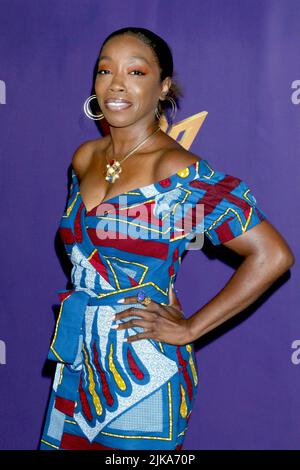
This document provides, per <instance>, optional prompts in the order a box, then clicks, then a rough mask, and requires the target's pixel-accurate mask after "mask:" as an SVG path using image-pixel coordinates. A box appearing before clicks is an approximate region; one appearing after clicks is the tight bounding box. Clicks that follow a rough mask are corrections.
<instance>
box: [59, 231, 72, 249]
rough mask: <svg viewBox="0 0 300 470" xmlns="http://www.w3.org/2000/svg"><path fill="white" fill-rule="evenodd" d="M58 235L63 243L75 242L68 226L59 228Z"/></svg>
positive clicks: (70, 243)
mask: <svg viewBox="0 0 300 470" xmlns="http://www.w3.org/2000/svg"><path fill="white" fill-rule="evenodd" d="M59 235H60V238H61V239H62V241H63V243H65V244H66V245H72V244H73V243H75V238H74V235H73V232H72V230H71V229H70V228H63V227H61V228H60V229H59Z"/></svg>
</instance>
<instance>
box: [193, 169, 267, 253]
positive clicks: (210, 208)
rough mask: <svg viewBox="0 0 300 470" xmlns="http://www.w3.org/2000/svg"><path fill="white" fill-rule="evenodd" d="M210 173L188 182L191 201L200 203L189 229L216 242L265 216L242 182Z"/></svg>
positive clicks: (245, 228)
mask: <svg viewBox="0 0 300 470" xmlns="http://www.w3.org/2000/svg"><path fill="white" fill-rule="evenodd" d="M210 170H211V173H210V174H211V176H210V177H208V178H207V179H204V178H203V177H201V176H200V178H199V179H197V180H194V181H192V182H191V183H190V186H191V187H192V192H193V195H192V201H193V203H196V204H203V209H202V210H203V212H202V214H203V216H202V220H200V221H197V220H196V222H195V226H194V227H193V230H192V232H193V233H195V234H197V233H200V232H201V233H203V232H204V235H205V236H206V237H207V238H208V239H209V240H210V241H211V242H212V243H213V245H219V244H221V243H225V242H228V241H229V240H232V239H233V238H235V237H238V236H239V235H242V234H243V233H245V232H247V231H248V230H250V229H251V228H253V227H255V226H256V225H257V224H259V223H260V222H262V221H263V220H265V219H267V216H266V214H265V213H264V212H263V211H262V210H261V209H260V207H259V206H258V204H257V200H256V198H255V197H254V195H253V194H252V192H251V189H250V188H249V186H248V185H247V183H246V182H245V181H242V180H241V179H240V178H238V177H236V176H232V175H228V174H225V173H223V172H220V171H216V170H213V169H212V168H211V167H210Z"/></svg>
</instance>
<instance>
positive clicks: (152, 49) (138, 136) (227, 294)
mask: <svg viewBox="0 0 300 470" xmlns="http://www.w3.org/2000/svg"><path fill="white" fill-rule="evenodd" d="M172 76H173V61H172V54H171V52H170V49H169V47H168V45H167V44H166V43H165V41H164V40H163V39H161V38H160V37H159V36H157V35H156V34H154V33H152V32H151V31H149V30H146V29H143V28H124V29H121V30H118V31H115V32H114V33H112V34H111V35H110V36H108V38H107V39H106V40H105V41H104V43H103V45H102V48H101V51H100V56H99V63H98V73H97V78H96V81H95V93H96V96H97V100H98V103H99V106H100V108H101V110H102V113H103V115H104V117H105V119H106V121H107V122H108V124H109V128H110V133H109V134H108V135H107V136H105V137H104V138H102V139H99V140H95V141H88V142H86V143H84V144H82V145H81V146H80V147H79V148H78V149H77V150H76V152H75V154H74V156H73V159H72V184H71V188H70V194H69V199H68V204H67V209H66V210H65V212H64V215H63V217H62V219H61V225H60V234H61V236H62V239H63V242H64V244H65V247H66V250H67V253H68V254H69V256H70V259H71V261H72V263H73V269H72V283H73V286H74V289H72V290H65V291H60V292H59V296H60V300H61V305H60V313H59V318H58V321H57V325H56V328H55V334H54V338H53V340H52V343H51V346H50V350H49V354H48V358H49V359H51V360H54V361H57V363H58V364H57V368H56V373H55V377H54V382H53V388H52V392H51V398H50V403H49V406H48V411H47V416H46V422H45V426H44V431H43V436H42V439H41V443H40V449H53V450H55V449H66V450H67V449H69V450H71V449H91V450H92V449H130V450H132V449H151V450H155V449H181V448H182V444H183V440H184V436H185V432H186V429H187V424H188V420H189V418H190V414H191V411H192V407H193V403H194V399H195V396H196V391H197V386H198V375H197V363H196V358H195V354H194V348H193V341H195V340H196V339H197V338H199V337H201V336H203V335H204V334H205V333H207V332H209V331H210V330H212V329H213V328H215V327H216V326H218V325H220V324H221V323H223V322H224V321H226V320H227V319H229V318H230V317H232V316H233V315H236V314H237V313H238V312H240V311H242V310H243V309H245V308H246V307H247V306H248V305H250V304H251V303H252V302H253V301H254V300H256V299H257V298H258V297H259V296H260V295H261V294H262V293H263V292H264V291H265V290H266V289H267V288H268V287H269V286H270V285H271V284H272V283H273V282H274V281H275V280H276V279H277V278H278V277H279V276H281V275H282V274H283V273H284V272H285V271H286V270H288V269H289V268H290V267H291V266H292V264H293V262H294V258H293V254H292V253H291V251H290V249H289V247H288V245H287V244H286V242H285V241H284V239H283V238H282V237H281V235H280V234H279V233H278V232H277V231H276V229H275V228H274V227H272V225H271V224H270V223H269V222H268V221H267V220H266V216H265V214H264V213H263V212H262V211H261V210H260V209H259V207H258V206H257V204H256V200H255V198H254V196H253V195H252V194H251V192H250V190H249V188H248V186H247V184H246V183H245V182H244V181H241V180H240V179H239V178H237V177H234V176H231V175H227V174H224V173H222V172H221V171H218V170H216V169H213V168H212V167H211V165H210V164H209V163H208V161H207V160H203V159H199V158H198V157H197V156H196V155H194V154H192V153H191V152H188V151H186V150H185V149H183V147H182V146H181V145H180V144H178V143H177V142H176V141H174V140H173V139H172V138H170V137H169V136H168V135H167V134H165V133H164V132H163V131H161V130H160V128H159V120H158V119H159V116H160V113H161V112H162V111H163V110H164V109H167V105H168V104H170V102H171V103H172V98H173V100H174V98H175V99H176V98H177V94H176V90H177V88H176V84H175V83H174V82H173V80H172ZM168 100H169V102H168ZM199 208H204V213H203V212H201V210H200V211H199V210H198V209H199ZM199 214H200V215H199ZM203 215H204V217H203ZM203 233H204V234H205V235H206V236H207V237H208V238H209V239H210V240H211V242H212V243H213V244H214V245H218V244H220V243H223V244H224V245H225V246H227V247H229V248H230V249H231V250H233V251H234V252H236V253H238V254H239V255H241V256H243V257H244V258H245V259H244V261H243V263H242V264H241V265H240V267H239V268H238V269H237V271H236V272H235V274H234V275H233V276H232V278H231V279H230V281H229V282H228V283H227V284H226V286H225V287H224V288H223V289H222V290H221V292H220V293H219V294H218V295H216V296H215V297H214V298H213V299H212V300H211V301H210V302H208V303H207V304H206V305H204V306H203V307H202V308H201V309H199V311H198V312H196V313H195V314H194V315H192V316H191V317H189V318H185V315H184V313H183V312H182V311H181V308H180V304H179V303H178V301H177V299H176V296H175V294H174V282H175V278H176V275H177V272H178V268H179V264H180V262H181V257H182V255H183V253H184V251H185V250H186V249H187V245H188V242H189V241H190V240H191V239H192V238H193V237H195V236H197V235H198V236H199V235H201V234H202V235H203Z"/></svg>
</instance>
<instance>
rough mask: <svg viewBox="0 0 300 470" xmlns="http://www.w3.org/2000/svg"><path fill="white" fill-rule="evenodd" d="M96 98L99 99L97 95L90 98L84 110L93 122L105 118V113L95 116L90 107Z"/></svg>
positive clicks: (86, 101)
mask: <svg viewBox="0 0 300 470" xmlns="http://www.w3.org/2000/svg"><path fill="white" fill-rule="evenodd" d="M95 98H97V96H96V95H91V96H89V97H88V98H87V99H86V100H85V102H84V105H83V110H84V112H85V114H86V116H87V117H88V118H89V119H93V121H100V119H103V118H104V114H103V113H100V114H93V113H92V111H91V110H90V107H89V104H90V102H91V101H92V100H94V99H95Z"/></svg>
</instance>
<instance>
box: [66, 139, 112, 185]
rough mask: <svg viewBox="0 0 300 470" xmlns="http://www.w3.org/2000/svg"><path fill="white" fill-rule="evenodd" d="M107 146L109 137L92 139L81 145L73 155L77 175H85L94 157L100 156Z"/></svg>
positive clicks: (73, 164)
mask: <svg viewBox="0 0 300 470" xmlns="http://www.w3.org/2000/svg"><path fill="white" fill-rule="evenodd" d="M105 145H107V136H105V137H103V138H101V139H91V140H87V141H85V142H83V143H82V144H80V145H79V146H78V147H77V148H76V150H75V151H74V153H73V156H72V166H73V168H74V170H75V172H76V174H77V175H79V176H81V175H83V174H84V173H85V171H86V170H87V168H88V166H89V165H90V163H91V160H92V158H93V156H94V155H95V154H96V153H97V154H100V153H101V152H102V151H103V149H104V147H105Z"/></svg>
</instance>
